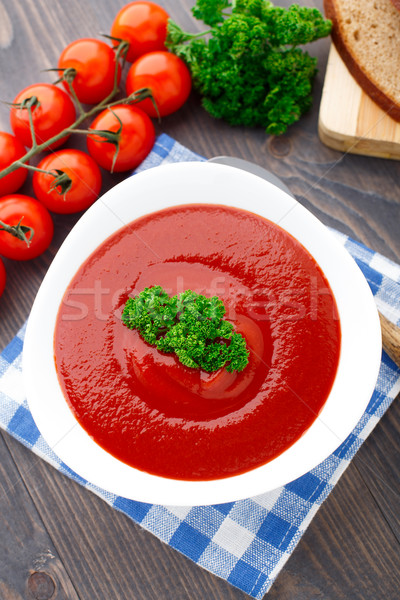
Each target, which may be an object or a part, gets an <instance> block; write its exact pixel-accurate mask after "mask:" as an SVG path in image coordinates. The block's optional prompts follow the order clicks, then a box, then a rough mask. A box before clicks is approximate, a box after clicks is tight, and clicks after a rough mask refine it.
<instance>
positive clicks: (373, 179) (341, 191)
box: [0, 0, 400, 600]
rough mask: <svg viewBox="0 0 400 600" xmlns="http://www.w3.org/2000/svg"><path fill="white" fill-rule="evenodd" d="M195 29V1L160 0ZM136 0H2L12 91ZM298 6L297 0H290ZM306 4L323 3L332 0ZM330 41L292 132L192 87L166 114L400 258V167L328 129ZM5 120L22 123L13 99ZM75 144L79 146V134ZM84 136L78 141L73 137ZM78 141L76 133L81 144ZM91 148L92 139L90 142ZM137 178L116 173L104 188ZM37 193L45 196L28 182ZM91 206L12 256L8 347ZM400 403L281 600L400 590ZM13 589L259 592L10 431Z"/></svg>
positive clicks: (3, 321) (71, 597)
mask: <svg viewBox="0 0 400 600" xmlns="http://www.w3.org/2000/svg"><path fill="white" fill-rule="evenodd" d="M159 3H160V4H162V5H163V6H164V7H165V8H166V9H167V10H168V12H169V13H170V14H171V16H172V17H173V18H174V19H175V20H176V21H178V22H179V23H180V24H181V25H183V26H184V27H185V28H187V29H191V30H192V31H196V30H197V29H199V25H198V24H197V23H196V22H195V21H194V20H193V19H192V17H191V14H190V8H191V6H192V0H160V2H159ZM123 4H124V1H123V0H52V2H48V1H46V0H35V1H34V0H19V1H18V2H15V1H14V0H0V99H2V100H4V101H12V100H13V98H14V96H15V95H16V94H17V92H19V91H20V90H21V89H22V88H23V87H25V86H26V85H28V84H30V83H35V82H37V81H47V82H51V81H52V77H51V75H50V74H49V73H43V72H41V71H42V70H43V69H46V68H50V67H54V66H55V65H56V64H57V59H58V56H59V54H60V52H61V50H62V49H63V47H64V46H65V45H66V44H67V43H69V42H70V41H72V40H74V39H77V38H79V37H85V36H88V37H95V36H97V34H98V33H99V32H108V31H109V29H110V25H111V23H112V21H113V18H114V15H115V14H116V12H117V10H118V9H119V8H120V7H121V6H123ZM277 4H281V5H288V4H289V2H277ZM300 4H308V5H315V6H317V7H318V8H320V9H321V8H322V2H320V1H319V0H318V1H315V2H312V1H309V2H305V1H303V0H302V1H301V2H300ZM329 46H330V41H329V40H328V39H325V40H321V41H320V42H318V43H316V44H315V45H314V46H313V47H311V48H310V52H311V53H314V54H315V55H317V56H318V59H319V74H318V76H317V80H316V83H315V87H314V107H313V109H312V110H311V111H310V112H309V113H308V114H307V115H305V116H304V117H303V118H302V119H301V121H300V122H299V123H298V124H296V125H294V126H292V128H291V129H290V130H289V132H288V133H287V134H286V135H284V136H283V137H281V138H272V137H269V136H267V135H266V134H265V133H264V132H263V131H262V130H261V129H255V130H252V129H245V128H241V127H236V128H233V127H230V126H229V125H227V124H226V123H223V122H221V121H216V120H214V119H212V118H211V117H209V116H208V115H207V114H206V113H205V112H204V110H203V109H202V107H201V101H200V98H199V97H198V95H197V94H196V93H194V92H193V93H192V95H191V97H190V99H189V101H188V102H187V104H186V105H185V106H184V107H183V108H182V109H181V110H180V111H179V112H177V113H175V114H174V115H171V116H169V117H166V118H164V119H163V121H162V123H161V125H157V131H158V132H165V133H168V134H170V135H171V136H173V137H175V138H176V139H177V140H178V141H179V142H181V143H182V144H184V145H186V146H188V147H189V148H191V149H193V150H195V151H196V152H198V153H200V154H203V155H204V156H206V157H212V156H215V155H221V154H225V155H227V154H228V155H232V156H237V157H241V158H244V159H247V160H251V161H254V162H256V163H258V164H260V165H261V166H265V167H266V168H268V169H270V170H272V171H273V172H275V173H276V174H277V175H278V176H279V177H280V178H282V179H283V180H284V182H285V183H286V185H287V186H288V187H289V188H290V190H291V191H292V193H293V194H294V195H295V196H296V197H297V198H298V200H299V201H300V202H301V203H302V204H304V206H306V207H307V208H308V209H310V210H311V211H312V212H313V213H314V214H315V215H316V216H317V217H318V218H320V219H321V220H322V221H323V222H324V223H326V224H327V225H330V226H333V227H336V228H337V229H340V230H341V231H343V232H344V233H347V234H349V235H351V236H353V237H354V238H356V239H359V240H361V241H362V242H364V243H365V244H367V245H369V246H370V247H372V248H374V249H375V250H377V251H379V252H381V253H383V254H385V255H386V256H388V257H390V258H392V259H394V260H397V261H400V237H399V220H400V219H399V215H400V194H399V189H400V187H399V181H400V164H399V163H398V162H396V161H390V160H383V159H377V158H370V157H363V156H357V155H350V154H342V153H340V152H337V151H335V150H332V149H330V148H328V147H326V146H324V145H323V144H322V143H321V142H320V141H319V138H318V131H317V129H318V109H319V103H320V99H321V91H322V85H323V80H324V74H325V68H326V61H327V56H328V51H329ZM0 129H3V130H9V122H8V108H7V106H6V105H5V104H1V105H0ZM74 144H75V143H74ZM71 145H72V144H71ZM75 145H76V144H75ZM78 145H80V147H82V148H83V147H84V142H83V141H82V140H80V141H79V144H78ZM122 178H123V176H106V175H105V177H104V186H103V191H105V190H107V189H108V188H109V187H110V186H111V185H114V184H115V183H117V182H118V181H119V180H121V179H122ZM23 192H25V193H31V185H30V182H28V183H27V184H26V185H25V186H24V188H23ZM77 218H78V217H77V216H61V215H60V216H56V217H55V219H54V221H55V226H56V233H55V236H54V240H53V242H52V245H51V247H50V249H49V250H48V251H47V252H46V253H45V254H44V255H42V256H41V257H39V258H37V259H35V260H33V261H30V262H25V263H12V261H5V262H6V268H7V276H8V281H7V288H6V291H5V293H4V295H3V296H2V298H1V299H0V350H1V349H2V348H4V347H5V345H6V344H7V343H8V342H9V341H10V340H11V339H12V338H13V336H14V335H15V334H16V332H17V330H18V328H19V327H20V326H21V325H22V324H23V322H24V321H25V319H26V318H27V316H28V314H29V311H30V308H31V306H32V302H33V299H34V296H35V293H36V291H37V289H38V287H39V285H40V282H41V281H42V279H43V276H44V274H45V272H46V269H47V268H48V266H49V264H50V262H51V260H52V258H53V256H54V254H55V253H56V251H57V249H58V247H59V245H60V244H61V242H62V241H63V239H64V238H65V236H66V235H67V234H68V232H69V231H70V229H71V227H72V226H73V224H74V223H75V221H76V220H77ZM399 440H400V408H399V403H398V401H397V402H394V404H393V405H392V407H391V408H390V409H389V410H388V412H387V413H386V415H385V416H384V417H383V418H382V419H381V421H380V422H379V424H378V425H377V427H376V428H375V430H374V431H373V433H372V434H371V436H370V437H369V438H368V440H367V441H366V443H365V444H364V445H363V446H362V448H361V450H360V451H359V453H358V454H357V456H356V458H355V459H354V460H353V461H352V463H351V464H350V466H349V467H348V469H347V471H346V473H345V474H344V476H343V477H342V478H341V480H340V481H339V483H338V485H337V486H336V487H335V489H334V491H333V492H332V493H331V495H330V496H329V498H328V500H327V501H326V502H325V503H324V505H323V506H322V508H321V509H320V510H319V511H318V513H317V514H316V516H315V518H314V519H313V521H312V523H311V525H310V527H309V528H308V530H307V532H306V534H305V535H304V536H303V538H302V540H301V542H300V543H299V545H298V547H297V548H296V550H295V551H294V553H293V555H292V556H291V558H290V559H289V561H288V563H287V565H286V566H285V568H284V569H283V570H282V572H281V573H280V575H279V577H278V579H277V581H276V583H275V584H274V586H273V587H272V589H271V591H270V592H269V594H268V597H269V598H270V600H289V599H290V600H341V599H346V600H376V599H378V598H379V599H381V598H382V599H383V598H384V599H385V600H398V598H399V592H398V590H399V589H400V576H399V574H400V552H399V550H400V543H399V542H400V527H399V514H400V466H399V465H400V461H399V448H400V442H399ZM0 512H1V516H0V598H1V600H20V599H27V600H32V599H37V600H38V599H41V600H50V599H54V598H57V600H58V599H63V598H68V600H75V599H76V598H79V599H80V600H93V599H97V600H133V599H134V600H170V599H171V598H173V599H174V600H194V599H196V600H197V599H199V598H207V600H244V599H245V598H247V596H246V594H244V593H243V592H240V591H239V590H237V589H235V588H233V587H231V586H230V585H228V584H227V583H226V582H225V581H222V580H220V579H218V578H217V577H214V576H213V575H211V574H210V573H208V572H206V571H204V570H203V569H201V568H199V567H197V566H196V565H194V564H193V563H192V562H191V561H189V560H188V559H186V558H185V557H183V556H182V555H180V554H178V553H177V552H176V551H174V550H173V549H171V548H169V547H168V546H166V545H165V544H162V543H161V542H160V541H158V540H157V539H156V538H155V537H153V536H152V535H151V534H149V533H147V532H145V531H144V530H143V529H141V528H140V527H138V526H137V525H136V524H134V523H133V522H132V521H130V520H129V519H128V518H126V517H125V516H124V515H122V514H121V513H118V512H117V511H115V510H114V509H111V508H110V507H109V506H107V505H106V504H105V503H104V502H103V501H102V500H100V499H99V498H98V497H96V496H95V495H93V494H91V493H90V492H88V491H87V490H85V489H83V488H82V487H81V486H79V485H78V484H75V483H74V482H72V481H70V480H69V479H68V478H66V477H64V476H63V475H61V474H60V473H58V472H57V471H55V470H54V469H53V468H52V467H50V466H49V465H47V464H46V463H45V462H43V461H41V460H40V459H38V458H37V457H35V456H34V455H33V454H32V453H31V452H30V451H29V450H27V449H26V448H24V447H23V446H21V445H20V444H19V443H18V442H16V441H15V440H14V439H12V438H11V437H10V436H8V435H7V434H4V433H3V434H1V439H0Z"/></svg>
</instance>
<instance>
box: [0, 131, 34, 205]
mask: <svg viewBox="0 0 400 600" xmlns="http://www.w3.org/2000/svg"><path fill="white" fill-rule="evenodd" d="M24 154H25V148H24V146H23V145H22V144H21V142H20V141H19V139H18V138H16V137H15V136H14V135H11V133H7V132H6V131H0V171H2V170H3V169H5V168H6V167H8V166H9V165H11V163H13V162H14V161H15V160H18V159H19V158H21V157H22V156H24ZM27 175H28V171H27V169H24V167H20V168H19V169H17V170H16V171H13V172H12V173H9V174H8V175H6V176H5V177H2V178H1V179H0V196H5V195H6V194H12V193H13V192H16V191H17V190H19V188H20V187H21V185H22V184H23V183H24V181H25V179H26V177H27Z"/></svg>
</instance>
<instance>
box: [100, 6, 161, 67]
mask: <svg viewBox="0 0 400 600" xmlns="http://www.w3.org/2000/svg"><path fill="white" fill-rule="evenodd" d="M168 19H169V15H168V13H167V12H166V11H165V10H164V9H163V8H161V6H158V4H155V3H154V2H145V1H143V2H140V1H139V2H131V3H130V4H127V5H126V6H124V8H122V9H121V10H120V11H119V13H118V14H117V16H116V17H115V20H114V23H113V24H112V27H111V35H112V36H113V37H115V38H119V39H122V40H126V41H127V42H129V50H128V54H127V56H126V60H127V61H129V62H133V61H134V60H136V59H137V58H138V57H139V56H142V54H146V53H147V52H153V51H154V50H165V45H164V44H165V38H166V37H167V22H168ZM117 43H118V42H114V44H117Z"/></svg>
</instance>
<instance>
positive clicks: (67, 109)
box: [10, 83, 75, 150]
mask: <svg viewBox="0 0 400 600" xmlns="http://www.w3.org/2000/svg"><path fill="white" fill-rule="evenodd" d="M31 97H36V98H37V99H38V101H39V104H37V105H35V106H34V107H33V108H32V119H33V126H34V131H35V135H36V141H37V143H38V144H42V143H43V142H45V141H47V140H49V139H50V138H52V137H53V136H54V135H57V133H60V132H61V131H63V129H65V128H66V127H69V126H70V125H72V123H74V121H75V107H74V103H73V102H72V100H71V98H70V97H69V96H68V94H67V93H66V92H64V91H63V90H62V89H61V88H58V87H57V86H55V85H50V84H49V83H36V84H33V85H30V86H28V87H27V88H25V89H24V90H22V91H21V92H20V93H19V94H18V95H17V96H16V98H15V99H14V104H20V103H21V102H23V101H24V100H27V99H28V98H31ZM10 120H11V127H12V129H13V131H14V133H15V135H16V136H17V138H18V139H19V140H20V141H21V142H22V143H23V144H24V146H27V147H30V146H32V136H31V131H30V128H29V115H28V110H27V109H26V108H16V107H12V108H11V111H10ZM68 137H69V136H68V135H67V136H65V137H63V138H61V139H60V140H58V141H57V142H54V143H53V144H51V145H50V146H48V149H49V150H54V149H55V148H58V147H59V146H61V144H63V143H64V142H65V141H66V140H67V139H68Z"/></svg>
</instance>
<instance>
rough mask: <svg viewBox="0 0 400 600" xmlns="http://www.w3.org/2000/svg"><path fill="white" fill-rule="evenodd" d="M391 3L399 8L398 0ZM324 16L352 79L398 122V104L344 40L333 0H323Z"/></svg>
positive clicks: (399, 110) (399, 109)
mask: <svg viewBox="0 0 400 600" xmlns="http://www.w3.org/2000/svg"><path fill="white" fill-rule="evenodd" d="M391 1H392V2H393V4H395V5H396V6H397V7H399V8H400V0H391ZM324 11H325V16H326V17H327V18H328V19H330V20H331V21H332V25H333V26H332V32H331V37H332V41H333V43H334V44H335V46H336V49H337V51H338V52H339V54H340V56H341V57H342V59H343V61H344V62H345V64H346V66H347V68H348V69H349V71H350V73H351V74H352V75H353V77H354V79H355V80H356V81H357V82H358V83H359V85H360V86H361V87H362V89H363V90H364V91H365V93H366V94H368V96H369V97H370V98H372V100H373V101H374V102H376V104H378V106H380V107H381V108H382V109H383V110H384V111H385V112H386V113H387V114H389V115H390V117H391V118H392V119H394V120H395V121H399V122H400V106H399V105H398V104H396V103H395V102H394V101H393V100H392V99H391V98H389V96H387V95H386V94H385V93H384V92H383V91H382V90H381V89H380V88H379V87H378V86H377V85H376V84H375V83H374V82H373V81H372V80H371V79H370V78H369V76H368V75H367V73H366V72H365V71H364V70H363V69H362V68H361V67H360V65H359V64H358V62H357V60H356V58H355V56H354V55H353V53H352V51H351V48H350V47H349V46H348V45H346V43H345V42H344V40H343V38H342V36H341V33H340V28H339V19H338V13H337V11H336V2H335V0H324Z"/></svg>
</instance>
